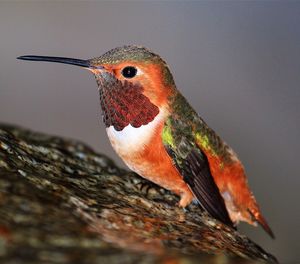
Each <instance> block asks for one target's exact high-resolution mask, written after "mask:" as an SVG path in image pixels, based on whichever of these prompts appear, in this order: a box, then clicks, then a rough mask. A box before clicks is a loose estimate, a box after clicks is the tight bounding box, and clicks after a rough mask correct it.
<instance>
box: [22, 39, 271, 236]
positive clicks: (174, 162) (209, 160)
mask: <svg viewBox="0 0 300 264" xmlns="http://www.w3.org/2000/svg"><path fill="white" fill-rule="evenodd" d="M18 59H21V60H29V61H47V62H57V63H64V64H72V65H77V66H81V67H83V68H85V69H88V70H89V71H91V72H92V73H93V74H94V77H95V79H96V82H97V84H98V90H99V94H100V105H101V109H102V119H103V122H104V124H105V126H106V131H107V135H108V138H109V140H110V142H111V145H112V147H113V149H114V150H115V151H116V153H117V154H118V155H119V156H120V157H121V159H122V160H123V161H124V163H125V164H126V165H127V166H128V167H129V168H130V169H131V170H132V171H134V172H136V173H137V174H139V175H140V176H142V177H144V178H145V179H148V180H150V181H151V182H154V183H155V184H157V185H159V186H161V187H163V188H165V189H167V190H170V191H171V192H173V193H175V194H177V195H178V196H179V197H180V200H179V203H178V205H179V206H180V207H183V208H185V207H187V206H188V205H189V204H190V203H191V202H193V201H196V202H198V203H199V204H200V206H201V207H202V208H203V209H204V210H205V211H206V212H207V213H208V214H209V215H210V216H211V217H213V218H215V219H217V220H219V221H221V222H222V223H224V224H226V225H227V226H230V227H232V228H236V225H237V224H238V223H239V221H244V222H247V223H249V224H251V225H254V226H257V224H260V225H261V226H262V227H263V228H264V230H265V231H266V232H267V233H268V234H269V235H270V236H271V237H272V238H274V234H273V232H272V230H271V228H270V227H269V225H268V223H267V221H266V220H265V218H264V217H263V215H262V213H261V211H260V208H259V205H258V203H257V202H256V199H255V197H254V195H253V193H252V192H251V190H250V188H249V186H248V181H247V178H246V173H245V169H244V167H243V165H242V163H241V161H240V160H239V159H238V156H237V154H236V153H235V152H234V151H233V150H232V148H230V147H229V146H228V145H227V144H226V143H225V141H223V140H222V139H221V138H220V137H219V136H218V135H217V133H216V132H215V131H214V130H213V129H211V128H210V127H209V126H208V125H207V124H206V122H205V121H204V120H203V119H202V118H201V117H200V116H199V115H198V114H197V112H196V111H195V110H194V109H193V107H192V106H191V105H190V104H189V103H188V101H187V100H186V98H185V97H184V96H183V95H182V94H181V93H180V91H179V90H178V89H177V88H176V85H175V82H174V79H173V76H172V74H171V72H170V69H169V67H168V65H167V63H166V62H165V61H164V60H163V59H162V58H161V57H160V56H159V55H158V54H156V53H154V52H152V51H151V50H149V49H147V48H145V47H142V46H134V45H129V46H122V47H118V48H115V49H112V50H110V51H108V52H106V53H104V54H103V55H102V56H100V57H96V58H93V59H87V60H81V59H73V58H64V57H49V56H35V55H27V56H21V57H18Z"/></svg>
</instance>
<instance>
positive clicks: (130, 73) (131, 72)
mask: <svg viewBox="0 0 300 264" xmlns="http://www.w3.org/2000/svg"><path fill="white" fill-rule="evenodd" d="M136 73H137V69H136V68H134V67H133V66H127V67H125V68H124V69H123V70H122V75H123V76H124V77H125V78H133V77H134V76H135V75H136Z"/></svg>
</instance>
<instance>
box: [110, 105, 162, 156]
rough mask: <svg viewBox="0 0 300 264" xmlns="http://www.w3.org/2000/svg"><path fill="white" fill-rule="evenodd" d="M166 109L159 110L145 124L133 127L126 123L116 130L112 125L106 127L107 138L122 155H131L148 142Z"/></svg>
mask: <svg viewBox="0 0 300 264" xmlns="http://www.w3.org/2000/svg"><path fill="white" fill-rule="evenodd" d="M165 116H166V111H164V110H160V111H159V114H158V115H157V116H156V117H155V118H154V119H153V120H152V121H151V122H150V123H149V124H147V125H142V126H140V127H138V128H135V127H133V126H131V125H128V126H127V127H125V128H124V129H123V130H121V131H117V130H115V129H114V127H113V126H110V127H108V128H107V129H106V132H107V135H108V138H109V140H110V142H111V144H112V146H113V148H114V149H115V151H116V152H117V153H118V154H119V155H120V156H121V157H122V158H124V156H128V155H132V154H134V153H135V152H139V151H141V149H142V148H144V146H145V145H146V144H148V142H149V140H150V139H151V137H152V135H153V133H155V129H156V128H157V126H158V125H159V124H160V123H161V122H162V121H164V118H165Z"/></svg>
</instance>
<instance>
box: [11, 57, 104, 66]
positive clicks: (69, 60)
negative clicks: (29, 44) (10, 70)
mask: <svg viewBox="0 0 300 264" xmlns="http://www.w3.org/2000/svg"><path fill="white" fill-rule="evenodd" d="M17 59H19V60H29V61H49V62H57V63H64V64H72V65H76V66H81V67H84V68H95V67H94V66H92V65H91V64H90V61H89V60H80V59H72V58H63V57H49V56H35V55H26V56H20V57H18V58H17ZM97 68H98V67H97Z"/></svg>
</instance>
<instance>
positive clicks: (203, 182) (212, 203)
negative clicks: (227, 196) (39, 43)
mask: <svg viewBox="0 0 300 264" xmlns="http://www.w3.org/2000/svg"><path fill="white" fill-rule="evenodd" d="M186 104H187V102H186ZM187 106H188V107H189V105H187ZM186 110H188V111H185V113H184V114H180V113H181V112H179V113H178V112H177V113H176V108H175V112H174V113H173V114H172V115H171V116H170V117H169V118H168V120H167V121H166V122H165V125H164V129H163V134H162V138H163V143H164V146H165V148H166V150H167V152H168V154H169V155H170V157H171V158H172V160H173V163H174V165H175V166H176V168H177V169H178V171H179V172H180V174H181V175H182V177H183V180H184V181H185V182H186V183H187V185H188V186H189V188H190V189H191V191H192V192H193V194H194V195H195V197H196V198H197V200H198V201H199V203H200V205H201V206H202V207H203V209H205V210H206V211H207V212H208V213H209V214H210V215H211V216H212V217H214V218H216V219H218V220H219V221H221V222H223V223H224V224H226V225H228V226H231V227H233V223H232V221H231V219H230V217H229V215H228V212H227V209H226V206H225V203H224V200H223V198H222V196H221V194H220V192H219V189H218V187H217V185H216V183H215V181H214V179H213V177H212V175H211V172H210V168H209V163H208V160H207V157H206V155H205V153H204V152H203V151H202V150H201V149H200V148H199V147H198V145H197V144H196V140H195V137H194V136H193V135H195V133H194V131H193V127H195V126H194V125H195V124H194V122H195V121H196V122H200V121H201V122H202V120H201V119H200V118H199V117H198V116H197V114H195V112H194V111H193V110H192V109H191V108H187V109H186ZM189 111H190V112H189ZM191 115H192V116H191ZM195 118H196V119H195ZM197 120H198V121H197ZM191 121H192V122H191ZM196 127H197V126H196Z"/></svg>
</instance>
